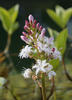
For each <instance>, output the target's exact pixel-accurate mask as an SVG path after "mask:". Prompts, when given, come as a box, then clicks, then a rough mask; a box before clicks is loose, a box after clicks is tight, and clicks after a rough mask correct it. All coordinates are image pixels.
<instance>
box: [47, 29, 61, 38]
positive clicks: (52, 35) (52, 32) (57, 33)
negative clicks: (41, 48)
mask: <svg viewBox="0 0 72 100" xmlns="http://www.w3.org/2000/svg"><path fill="white" fill-rule="evenodd" d="M48 32H49V34H50V36H51V37H54V40H55V39H56V37H57V36H58V35H59V32H57V31H56V30H53V29H51V28H48Z"/></svg>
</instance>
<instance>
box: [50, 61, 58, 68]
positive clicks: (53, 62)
mask: <svg viewBox="0 0 72 100" xmlns="http://www.w3.org/2000/svg"><path fill="white" fill-rule="evenodd" d="M49 63H50V64H51V65H52V66H53V68H54V69H56V68H57V67H58V65H59V59H53V60H50V61H49Z"/></svg>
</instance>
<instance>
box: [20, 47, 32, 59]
mask: <svg viewBox="0 0 72 100" xmlns="http://www.w3.org/2000/svg"><path fill="white" fill-rule="evenodd" d="M31 48H32V47H31V46H28V45H26V46H25V48H23V49H22V50H21V52H20V54H19V57H20V58H22V59H23V58H28V57H29V54H30V53H31V52H32V50H31Z"/></svg>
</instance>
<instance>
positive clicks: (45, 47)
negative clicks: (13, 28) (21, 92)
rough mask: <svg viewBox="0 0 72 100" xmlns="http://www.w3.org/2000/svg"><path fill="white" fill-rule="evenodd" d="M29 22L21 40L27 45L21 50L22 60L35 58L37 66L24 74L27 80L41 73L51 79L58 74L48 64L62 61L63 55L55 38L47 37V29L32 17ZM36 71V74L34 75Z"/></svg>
mask: <svg viewBox="0 0 72 100" xmlns="http://www.w3.org/2000/svg"><path fill="white" fill-rule="evenodd" d="M28 19H29V21H28V20H26V21H25V26H24V30H25V31H24V32H22V35H21V39H22V40H23V41H24V42H25V43H27V45H26V46H25V47H24V48H23V49H22V50H21V52H20V54H19V56H20V58H28V57H30V58H33V59H35V60H36V64H35V65H34V66H33V67H32V70H31V69H26V70H25V71H24V73H23V75H24V77H25V78H30V77H31V76H32V75H33V74H35V75H36V76H38V75H39V74H40V73H45V75H48V76H49V79H51V77H52V76H55V75H56V73H55V72H54V71H52V69H53V66H52V65H50V64H49V63H48V62H49V61H50V60H52V59H59V60H61V53H60V52H59V51H58V50H57V48H56V47H55V45H54V38H53V37H50V38H48V37H46V36H45V33H46V29H45V28H43V27H42V26H41V25H40V23H37V21H36V20H35V19H34V17H33V16H32V15H29V17H28ZM34 71H35V73H34Z"/></svg>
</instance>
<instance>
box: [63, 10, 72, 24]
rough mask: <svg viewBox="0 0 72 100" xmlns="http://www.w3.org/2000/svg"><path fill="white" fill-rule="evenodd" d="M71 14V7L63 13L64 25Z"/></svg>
mask: <svg viewBox="0 0 72 100" xmlns="http://www.w3.org/2000/svg"><path fill="white" fill-rule="evenodd" d="M71 16H72V8H69V9H67V10H66V11H65V12H64V14H63V23H64V24H65V25H66V24H67V22H68V21H69V19H70V17H71Z"/></svg>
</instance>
